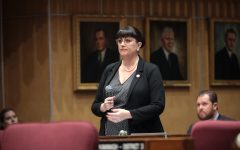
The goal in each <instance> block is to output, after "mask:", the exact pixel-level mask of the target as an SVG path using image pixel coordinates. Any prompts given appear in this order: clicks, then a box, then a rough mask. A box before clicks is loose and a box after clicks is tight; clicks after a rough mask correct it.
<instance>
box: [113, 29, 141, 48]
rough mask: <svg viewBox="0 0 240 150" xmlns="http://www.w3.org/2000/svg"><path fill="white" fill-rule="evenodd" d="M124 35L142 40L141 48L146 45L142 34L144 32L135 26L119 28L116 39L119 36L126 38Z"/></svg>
mask: <svg viewBox="0 0 240 150" xmlns="http://www.w3.org/2000/svg"><path fill="white" fill-rule="evenodd" d="M124 37H133V38H135V39H136V40H137V42H141V43H142V45H141V48H142V47H143V46H144V45H145V39H144V37H143V35H142V33H141V32H140V31H139V30H138V29H137V28H136V27H133V26H126V27H124V28H121V29H119V30H118V32H117V34H116V39H118V38H124Z"/></svg>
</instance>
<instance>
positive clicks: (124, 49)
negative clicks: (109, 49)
mask: <svg viewBox="0 0 240 150" xmlns="http://www.w3.org/2000/svg"><path fill="white" fill-rule="evenodd" d="M116 42H117V45H118V51H119V54H120V56H121V57H128V56H134V55H137V54H138V52H137V49H140V47H141V42H137V40H136V39H135V38H133V37H124V38H118V39H117V40H116Z"/></svg>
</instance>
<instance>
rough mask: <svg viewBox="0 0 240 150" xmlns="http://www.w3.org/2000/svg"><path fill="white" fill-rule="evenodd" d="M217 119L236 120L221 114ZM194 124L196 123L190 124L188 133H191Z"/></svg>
mask: <svg viewBox="0 0 240 150" xmlns="http://www.w3.org/2000/svg"><path fill="white" fill-rule="evenodd" d="M217 120H225V121H232V120H234V119H232V118H229V117H226V116H223V115H221V114H219V116H218V118H217ZM193 125H194V124H191V125H190V126H189V128H188V130H187V134H191V132H192V127H193Z"/></svg>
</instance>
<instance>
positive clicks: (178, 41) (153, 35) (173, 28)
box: [146, 17, 191, 87]
mask: <svg viewBox="0 0 240 150" xmlns="http://www.w3.org/2000/svg"><path fill="white" fill-rule="evenodd" d="M190 30H191V29H190V21H189V19H160V18H154V17H150V18H147V20H146V32H147V42H146V46H147V49H148V51H147V54H146V56H147V59H148V60H149V61H150V62H151V63H154V64H156V65H157V66H158V67H159V70H160V72H161V74H162V78H163V81H164V85H165V86H170V87H171V86H184V87H185V86H190V82H189V80H190V77H189V74H190V73H189V66H188V64H189V53H190V52H189V44H190V41H189V40H190V36H189V34H190Z"/></svg>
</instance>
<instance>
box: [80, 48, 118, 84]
mask: <svg viewBox="0 0 240 150" xmlns="http://www.w3.org/2000/svg"><path fill="white" fill-rule="evenodd" d="M117 61H119V53H118V51H114V50H110V49H106V52H105V56H104V59H103V61H102V62H100V61H99V52H98V51H95V52H93V53H92V54H91V55H90V56H89V57H88V59H87V62H86V63H84V65H82V68H83V69H82V82H87V83H88V82H90V83H91V82H93V83H94V82H99V81H100V78H101V75H102V73H103V71H104V69H105V68H106V67H107V65H109V64H111V63H113V62H117Z"/></svg>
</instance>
